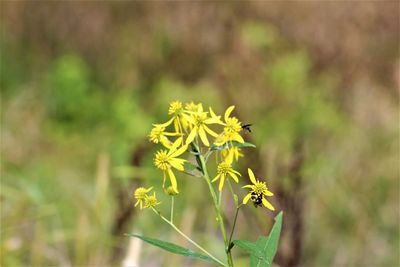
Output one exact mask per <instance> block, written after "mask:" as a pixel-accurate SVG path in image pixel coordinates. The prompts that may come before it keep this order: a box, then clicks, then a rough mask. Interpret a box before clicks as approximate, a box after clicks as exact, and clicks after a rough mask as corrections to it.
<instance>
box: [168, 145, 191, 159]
mask: <svg viewBox="0 0 400 267" xmlns="http://www.w3.org/2000/svg"><path fill="white" fill-rule="evenodd" d="M186 150H187V145H183V146H182V147H180V148H179V149H178V150H176V151H174V152H173V153H171V155H170V156H171V157H174V158H175V157H178V156H180V155H182V154H183V153H185V151H186Z"/></svg>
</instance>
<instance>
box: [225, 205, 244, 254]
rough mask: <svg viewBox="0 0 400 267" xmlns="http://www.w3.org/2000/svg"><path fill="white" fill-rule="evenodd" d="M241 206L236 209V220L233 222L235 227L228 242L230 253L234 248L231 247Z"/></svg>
mask: <svg viewBox="0 0 400 267" xmlns="http://www.w3.org/2000/svg"><path fill="white" fill-rule="evenodd" d="M241 206H242V205H239V206H237V207H236V213H235V219H234V221H233V226H232V230H231V234H230V235H229V241H228V244H229V247H228V250H229V252H230V251H231V248H232V247H231V242H232V236H233V232H234V231H235V227H236V221H237V217H238V213H239V209H240V207H241Z"/></svg>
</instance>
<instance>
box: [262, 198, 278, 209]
mask: <svg viewBox="0 0 400 267" xmlns="http://www.w3.org/2000/svg"><path fill="white" fill-rule="evenodd" d="M262 203H263V204H264V206H265V207H267V208H268V209H270V210H275V208H274V206H272V205H271V203H269V202H268V201H267V200H266V199H265V198H263V199H262Z"/></svg>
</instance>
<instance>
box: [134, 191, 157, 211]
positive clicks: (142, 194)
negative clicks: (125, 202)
mask: <svg viewBox="0 0 400 267" xmlns="http://www.w3.org/2000/svg"><path fill="white" fill-rule="evenodd" d="M152 189H153V187H150V188H147V189H146V188H144V187H139V188H137V189H136V190H135V198H136V200H137V201H136V203H135V207H136V206H137V205H140V209H142V208H143V202H145V200H146V197H148V196H147V193H148V192H150V191H151V190H152Z"/></svg>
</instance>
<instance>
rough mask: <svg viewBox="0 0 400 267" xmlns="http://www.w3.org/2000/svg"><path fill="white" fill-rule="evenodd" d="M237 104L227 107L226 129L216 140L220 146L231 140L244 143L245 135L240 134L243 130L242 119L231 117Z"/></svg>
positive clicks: (224, 123) (225, 116)
mask: <svg viewBox="0 0 400 267" xmlns="http://www.w3.org/2000/svg"><path fill="white" fill-rule="evenodd" d="M234 108H235V106H230V107H229V108H227V109H226V111H225V115H224V120H225V122H223V125H224V126H225V127H224V131H223V132H222V134H220V135H219V136H218V138H217V140H216V142H215V144H216V145H218V146H220V145H223V144H225V143H226V142H229V141H237V142H239V143H244V140H243V137H242V136H241V135H240V134H239V132H240V131H241V130H242V126H241V124H240V121H239V120H238V119H237V118H236V117H229V116H230V115H231V113H232V111H233V110H234Z"/></svg>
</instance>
